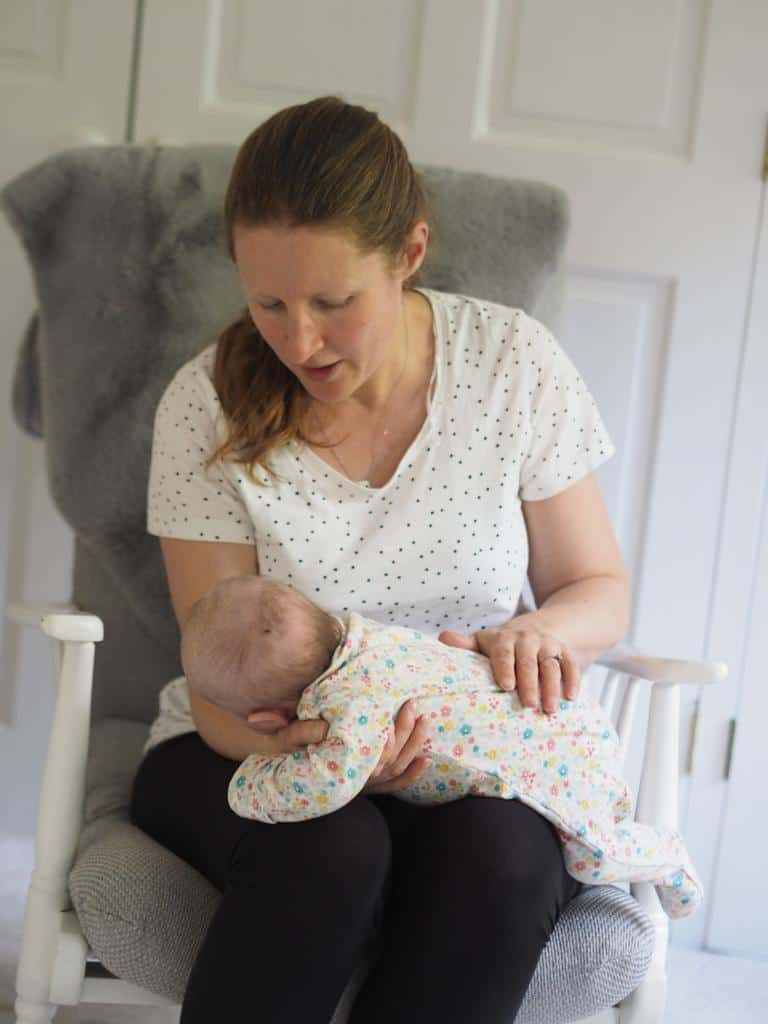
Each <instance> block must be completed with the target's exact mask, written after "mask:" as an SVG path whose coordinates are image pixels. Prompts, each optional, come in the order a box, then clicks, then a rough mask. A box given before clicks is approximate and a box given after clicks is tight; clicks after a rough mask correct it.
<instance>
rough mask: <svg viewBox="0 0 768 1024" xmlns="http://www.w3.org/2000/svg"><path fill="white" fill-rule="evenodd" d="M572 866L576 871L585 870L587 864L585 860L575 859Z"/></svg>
mask: <svg viewBox="0 0 768 1024" xmlns="http://www.w3.org/2000/svg"><path fill="white" fill-rule="evenodd" d="M574 867H575V868H576V870H577V871H586V868H587V865H586V862H585V861H583V860H577V861H576V863H575V864H574Z"/></svg>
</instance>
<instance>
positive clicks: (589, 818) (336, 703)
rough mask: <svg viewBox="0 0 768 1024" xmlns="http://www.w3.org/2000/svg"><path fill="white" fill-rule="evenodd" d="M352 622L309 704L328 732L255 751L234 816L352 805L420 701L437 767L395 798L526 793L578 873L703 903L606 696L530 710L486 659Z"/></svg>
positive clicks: (234, 790)
mask: <svg viewBox="0 0 768 1024" xmlns="http://www.w3.org/2000/svg"><path fill="white" fill-rule="evenodd" d="M346 624H347V630H346V636H345V637H344V639H343V640H342V642H341V643H340V644H339V646H338V648H337V649H336V651H335V652H334V655H333V658H332V659H331V663H330V665H329V666H328V668H327V669H326V670H325V671H324V672H323V673H322V674H321V675H320V676H318V678H317V679H316V680H314V681H313V682H312V683H310V684H309V685H308V686H307V687H306V688H305V690H304V692H303V694H302V697H301V700H300V702H299V705H298V708H297V715H298V717H299V718H303V719H310V718H323V719H325V721H327V722H328V723H329V728H328V733H327V735H326V738H325V739H324V740H323V741H322V742H321V743H317V744H310V745H309V746H307V747H306V748H304V749H303V750H300V751H296V752H294V753H292V754H284V755H280V756H277V757H270V756H266V755H263V754H251V755H250V756H249V757H247V758H246V759H245V761H243V763H242V764H241V765H240V767H239V768H238V770H237V771H236V772H235V774H234V775H233V777H232V780H231V782H230V785H229V803H230V806H231V808H232V810H233V811H235V812H236V813H237V814H239V815H241V816H243V817H246V818H254V819H256V820H258V821H262V822H268V823H275V822H288V821H297V820H302V819H305V818H311V817H317V816H320V815H322V814H329V813H330V812H332V811H334V810H336V809H337V808H339V807H341V806H343V805H344V804H345V803H348V802H349V801H350V800H351V799H352V798H353V797H354V796H356V795H357V794H358V793H359V792H360V791H361V790H362V788H363V787H364V785H365V783H366V782H367V780H368V777H369V775H370V774H371V772H372V771H373V769H374V768H375V767H376V764H377V763H378V760H379V757H380V755H381V752H382V750H383V748H384V745H385V743H386V740H387V736H388V733H389V730H390V727H391V726H392V723H393V720H394V718H395V716H396V715H397V712H398V710H399V709H400V707H401V706H402V704H403V703H404V702H405V701H406V700H409V699H411V698H416V699H417V700H418V702H419V707H420V712H421V713H422V714H426V715H428V716H429V720H430V721H431V723H432V727H431V731H430V736H429V744H428V750H427V753H428V755H429V757H430V765H429V766H428V768H427V769H426V771H425V772H424V773H422V775H421V777H420V778H419V779H418V780H417V781H416V782H415V783H414V784H413V785H411V786H410V787H408V788H407V789H404V790H400V791H399V792H398V793H397V794H395V795H396V796H398V797H399V798H400V799H403V800H407V801H408V802H410V803H421V804H439V803H444V802H448V801H450V800H458V799H460V798H461V797H465V796H468V795H471V796H478V797H499V798H503V799H517V800H521V801H522V802H523V803H525V804H528V806H530V807H532V808H533V809H534V810H536V811H538V812H539V813H540V814H542V815H543V816H544V817H545V818H546V819H547V820H548V821H550V822H551V823H552V824H553V825H554V826H555V829H556V831H557V834H558V836H559V838H560V840H561V842H562V848H563V858H564V862H565V865H566V868H567V870H568V872H569V874H571V875H572V876H573V877H574V878H576V879H578V880H579V881H580V882H583V883H586V884H593V885H597V884H601V883H604V882H620V881H649V882H653V883H654V884H655V885H656V890H657V892H658V894H659V899H660V902H661V904H662V906H663V908H664V910H665V912H666V913H667V914H668V916H669V917H672V918H679V917H687V916H688V915H689V914H692V913H693V912H694V911H695V910H696V908H697V907H698V906H699V904H700V902H701V900H702V898H703V888H702V884H701V881H700V879H699V878H698V876H697V874H696V871H695V869H694V867H693V864H692V863H691V860H690V857H689V855H688V852H687V851H686V848H685V845H684V843H683V840H682V838H681V836H680V834H679V833H678V832H676V831H674V830H672V829H669V828H664V827H656V826H653V825H647V824H639V823H637V822H635V821H633V820H632V815H633V803H634V801H633V797H632V794H631V792H630V790H629V788H628V786H627V784H626V783H625V782H624V781H623V779H622V777H621V751H620V746H619V738H618V735H617V733H616V731H615V729H614V728H613V726H612V724H611V722H610V720H609V718H608V717H607V716H606V715H605V713H604V712H603V710H602V708H601V706H600V704H599V703H598V702H597V701H596V700H594V699H593V698H591V697H589V696H586V695H580V696H579V698H578V699H577V700H575V701H566V700H561V702H560V706H559V709H558V711H557V712H556V713H555V714H553V715H551V716H547V715H546V714H545V713H544V712H540V711H538V710H537V709H534V708H527V707H524V706H522V705H521V702H520V698H519V696H518V694H517V691H513V692H511V693H509V692H506V691H503V690H500V689H499V688H498V687H497V686H496V683H495V681H494V678H493V673H492V670H491V666H490V662H489V660H488V658H486V657H485V655H482V654H478V653H475V652H472V651H464V650H460V649H458V648H454V647H449V646H447V645H445V644H442V643H440V642H439V641H438V640H437V639H435V638H433V637H430V636H427V635H426V634H424V633H421V632H419V631H418V630H414V629H408V628H405V627H400V626H385V625H383V624H381V623H378V622H375V621H374V620H372V619H368V618H364V617H363V616H361V615H358V614H357V613H355V612H351V613H349V615H348V617H347V620H346Z"/></svg>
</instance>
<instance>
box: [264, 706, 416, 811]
mask: <svg viewBox="0 0 768 1024" xmlns="http://www.w3.org/2000/svg"><path fill="white" fill-rule="evenodd" d="M285 722H287V724H283V725H281V723H285ZM248 723H249V725H250V726H251V728H252V729H253V730H254V731H255V732H258V733H259V734H260V735H259V738H258V740H256V742H255V744H254V749H255V750H258V752H259V753H260V754H274V755H279V754H292V753H293V752H294V751H295V750H301V749H302V748H303V747H306V746H307V744H309V743H322V741H323V740H324V739H325V736H326V733H327V732H328V723H327V722H326V721H325V720H324V719H322V718H308V719H299V718H294V719H293V720H292V721H288V716H287V714H284V713H282V712H267V711H256V712H252V713H251V714H250V715H249V716H248ZM427 735H428V725H427V720H426V718H424V717H419V714H418V707H417V703H416V701H414V700H409V701H406V703H405V704H403V706H402V707H401V708H400V710H399V711H398V713H397V717H396V718H395V725H394V730H390V733H389V736H388V737H387V742H386V744H385V746H384V749H383V750H382V752H381V757H380V758H379V763H378V764H377V765H376V767H375V768H374V770H373V772H372V773H371V776H370V778H369V780H368V782H367V783H366V785H365V786H364V787H363V789H362V791H361V792H363V793H367V794H373V793H396V792H397V790H399V789H405V788H406V787H407V786H410V785H411V784H412V783H413V782H415V781H416V779H418V777H419V776H420V775H421V773H422V772H423V771H424V769H425V768H426V767H427V765H428V764H429V758H427V757H423V756H419V755H421V754H422V752H423V749H424V742H425V740H426V739H427Z"/></svg>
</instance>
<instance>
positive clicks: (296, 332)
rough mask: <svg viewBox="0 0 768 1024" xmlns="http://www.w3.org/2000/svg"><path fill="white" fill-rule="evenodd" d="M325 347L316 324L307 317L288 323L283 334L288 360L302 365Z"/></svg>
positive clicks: (284, 348)
mask: <svg viewBox="0 0 768 1024" xmlns="http://www.w3.org/2000/svg"><path fill="white" fill-rule="evenodd" d="M322 347H323V340H322V338H321V337H320V335H319V332H318V330H317V326H316V324H315V323H314V322H313V321H312V319H311V318H309V317H306V318H304V319H303V320H301V321H298V320H291V321H290V322H289V323H287V324H286V327H285V333H284V335H283V351H284V352H285V354H286V356H287V357H288V361H289V362H291V363H296V364H297V365H301V364H303V363H305V362H307V361H308V360H309V359H311V358H312V356H313V354H314V353H315V352H317V351H318V349H321V348H322Z"/></svg>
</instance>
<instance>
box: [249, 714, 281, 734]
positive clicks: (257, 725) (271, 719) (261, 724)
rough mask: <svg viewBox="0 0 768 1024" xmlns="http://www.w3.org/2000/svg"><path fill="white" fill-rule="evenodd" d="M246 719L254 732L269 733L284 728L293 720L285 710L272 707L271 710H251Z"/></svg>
mask: <svg viewBox="0 0 768 1024" xmlns="http://www.w3.org/2000/svg"><path fill="white" fill-rule="evenodd" d="M246 720H247V722H248V725H249V726H250V727H251V729H253V730H254V732H261V733H268V732H277V731H278V730H279V729H283V728H284V727H285V726H286V725H288V723H289V722H290V721H291V718H290V717H289V716H288V715H287V714H286V712H285V711H280V710H279V708H272V709H270V710H264V709H262V710H261V711H251V713H250V714H249V715H248V717H247V719H246Z"/></svg>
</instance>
